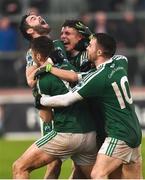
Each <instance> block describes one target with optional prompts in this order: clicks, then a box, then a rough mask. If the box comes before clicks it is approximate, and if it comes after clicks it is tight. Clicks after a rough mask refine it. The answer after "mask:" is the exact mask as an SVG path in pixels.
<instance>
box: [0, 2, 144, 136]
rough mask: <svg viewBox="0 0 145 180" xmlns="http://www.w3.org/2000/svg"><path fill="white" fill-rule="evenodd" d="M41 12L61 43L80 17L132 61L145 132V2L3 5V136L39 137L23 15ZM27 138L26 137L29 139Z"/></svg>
mask: <svg viewBox="0 0 145 180" xmlns="http://www.w3.org/2000/svg"><path fill="white" fill-rule="evenodd" d="M32 10H33V11H36V12H38V13H40V15H42V16H43V17H44V18H45V19H46V20H47V22H48V23H49V24H50V26H51V27H52V32H51V36H52V38H53V39H58V38H59V36H60V31H61V25H62V23H63V22H64V21H65V19H66V18H67V19H74V18H79V19H81V20H83V21H84V23H85V24H86V25H88V26H89V27H90V29H91V30H92V31H94V32H107V33H109V34H111V35H112V36H114V37H115V38H116V40H117V45H118V51H117V54H123V55H125V56H127V57H128V60H129V81H130V85H131V88H132V93H133V98H134V101H135V104H136V111H137V113H138V116H139V119H140V123H141V126H142V129H144V128H145V93H144V91H145V88H144V87H145V33H144V31H145V0H107V1H106V0H101V1H100V0H23V1H22V0H0V135H1V136H2V135H5V136H8V137H14V134H15V133H16V137H18V136H17V132H21V133H26V134H27V135H28V134H29V132H30V133H31V135H32V133H34V134H35V133H37V132H39V122H38V119H37V113H36V110H35V109H34V107H33V97H32V95H31V89H30V88H29V87H28V86H27V83H26V78H25V66H26V61H25V54H26V50H27V49H28V42H27V41H26V40H24V39H23V37H22V36H21V34H20V32H19V28H18V27H19V22H20V20H21V18H22V16H23V15H24V14H26V13H27V12H29V11H32ZM11 133H12V134H11ZM26 134H25V135H26Z"/></svg>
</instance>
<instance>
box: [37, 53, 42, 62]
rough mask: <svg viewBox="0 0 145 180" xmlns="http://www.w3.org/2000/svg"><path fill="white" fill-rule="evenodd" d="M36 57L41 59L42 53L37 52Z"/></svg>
mask: <svg viewBox="0 0 145 180" xmlns="http://www.w3.org/2000/svg"><path fill="white" fill-rule="evenodd" d="M36 58H37V60H38V61H40V60H41V55H40V53H37V54H36Z"/></svg>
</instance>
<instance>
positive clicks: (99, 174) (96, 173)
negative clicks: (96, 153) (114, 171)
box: [91, 170, 107, 179]
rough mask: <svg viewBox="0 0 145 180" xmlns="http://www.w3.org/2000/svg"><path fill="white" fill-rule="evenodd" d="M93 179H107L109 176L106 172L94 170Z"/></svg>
mask: <svg viewBox="0 0 145 180" xmlns="http://www.w3.org/2000/svg"><path fill="white" fill-rule="evenodd" d="M91 178H92V179H106V178H107V174H106V173H105V172H103V171H96V170H92V172H91Z"/></svg>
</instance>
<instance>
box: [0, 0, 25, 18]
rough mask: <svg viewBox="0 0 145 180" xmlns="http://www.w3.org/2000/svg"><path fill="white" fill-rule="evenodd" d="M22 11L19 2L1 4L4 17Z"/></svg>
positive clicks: (12, 1)
mask: <svg viewBox="0 0 145 180" xmlns="http://www.w3.org/2000/svg"><path fill="white" fill-rule="evenodd" d="M21 10H22V7H21V3H20V1H19V0H3V1H2V2H1V12H2V14H3V15H13V14H18V13H20V12H21Z"/></svg>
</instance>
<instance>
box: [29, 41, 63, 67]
mask: <svg viewBox="0 0 145 180" xmlns="http://www.w3.org/2000/svg"><path fill="white" fill-rule="evenodd" d="M53 44H54V48H55V49H57V50H61V52H62V54H63V56H64V59H67V57H66V51H65V48H64V44H63V42H62V41H60V40H54V41H53ZM34 65H36V66H37V64H36V63H35V62H34V60H33V58H32V50H31V49H29V50H28V51H27V53H26V68H27V67H30V66H34Z"/></svg>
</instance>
